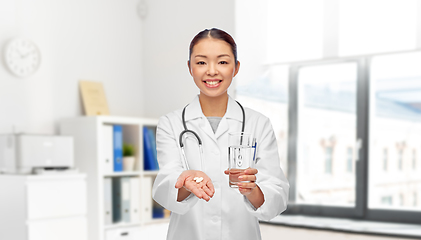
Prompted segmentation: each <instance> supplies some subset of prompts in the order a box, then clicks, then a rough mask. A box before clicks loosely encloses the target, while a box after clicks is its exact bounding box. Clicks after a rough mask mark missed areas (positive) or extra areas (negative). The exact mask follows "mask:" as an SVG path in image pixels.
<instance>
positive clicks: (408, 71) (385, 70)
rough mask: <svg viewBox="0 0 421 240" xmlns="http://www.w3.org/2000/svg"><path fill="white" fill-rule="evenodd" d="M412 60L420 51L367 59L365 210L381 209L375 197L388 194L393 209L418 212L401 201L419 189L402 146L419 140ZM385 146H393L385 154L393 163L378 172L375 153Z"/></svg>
mask: <svg viewBox="0 0 421 240" xmlns="http://www.w3.org/2000/svg"><path fill="white" fill-rule="evenodd" d="M416 62H421V52H411V53H401V54H390V55H382V56H375V57H374V58H373V59H372V62H371V70H370V85H371V87H370V89H371V94H370V95H371V96H370V99H371V101H370V119H371V122H370V124H369V130H370V131H369V132H370V139H371V141H370V147H369V150H370V159H369V161H370V165H369V193H370V194H369V204H368V207H369V209H382V205H381V204H378V202H377V199H378V198H380V197H381V196H384V195H385V194H386V193H388V194H390V193H392V194H394V195H395V196H398V200H399V202H398V204H396V205H393V210H404V209H405V210H412V211H418V212H421V209H420V208H413V207H412V206H411V204H409V205H405V204H404V196H411V195H412V192H413V189H421V171H420V170H417V171H415V172H414V171H413V170H411V169H412V167H411V165H413V164H408V167H407V165H406V160H405V158H406V156H405V155H406V154H407V151H405V149H408V146H416V145H417V144H419V143H420V142H421V131H420V129H421V105H420V103H421V68H420V67H419V65H418V64H416ZM387 146H394V148H393V149H394V151H393V152H392V151H391V152H390V153H389V154H390V158H391V159H394V163H393V164H389V166H388V168H389V169H388V173H387V174H382V173H381V172H379V171H378V170H377V169H378V168H377V167H376V166H375V162H376V161H378V160H377V158H378V157H377V155H376V154H375V153H376V151H377V150H376V149H385V148H386V147H387ZM392 154H393V155H392ZM413 156H414V155H413ZM408 157H409V155H408ZM383 161H384V157H383ZM408 163H410V161H408ZM401 191H404V192H401Z"/></svg>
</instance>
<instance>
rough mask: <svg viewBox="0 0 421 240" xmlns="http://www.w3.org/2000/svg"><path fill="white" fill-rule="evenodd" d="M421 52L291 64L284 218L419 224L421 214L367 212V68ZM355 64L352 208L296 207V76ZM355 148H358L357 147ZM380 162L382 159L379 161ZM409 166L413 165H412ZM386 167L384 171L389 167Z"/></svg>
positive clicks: (398, 211) (297, 90) (373, 210)
mask: <svg viewBox="0 0 421 240" xmlns="http://www.w3.org/2000/svg"><path fill="white" fill-rule="evenodd" d="M410 52H420V51H402V52H395V53H383V54H372V55H368V56H356V57H343V58H337V59H332V60H315V61H307V62H296V63H291V64H290V74H289V94H288V95H289V110H288V111H289V112H288V126H289V127H288V146H287V149H288V153H287V161H288V180H289V183H290V201H291V203H290V204H289V205H288V209H287V210H286V211H285V213H284V214H287V215H288V214H290V215H308V216H322V217H338V218H351V219H361V220H369V221H381V222H398V223H419V219H421V211H411V210H400V209H394V210H390V209H370V208H368V201H369V199H368V197H369V192H368V190H369V188H368V186H369V185H368V184H369V182H368V181H369V137H370V136H369V134H370V132H369V126H370V88H371V81H370V64H371V61H372V58H373V57H376V56H380V55H393V54H396V53H410ZM350 61H351V62H356V63H357V66H358V67H357V71H358V73H357V93H356V99H357V103H356V120H357V123H356V126H357V131H356V134H357V136H356V142H357V143H361V144H360V145H359V148H358V149H356V152H355V154H356V156H355V157H356V158H358V159H357V160H356V163H355V169H353V170H354V172H353V174H356V186H355V187H356V188H355V189H356V193H355V194H356V198H355V207H338V206H323V205H310V204H296V203H294V201H295V196H296V192H297V189H296V177H297V162H296V159H297V151H298V149H297V139H298V99H299V96H298V92H299V89H298V73H299V70H300V69H301V68H302V67H307V66H315V65H325V64H335V63H344V62H350ZM357 145H358V144H357ZM389 151H390V149H388V150H387V154H388V156H387V165H388V166H389V165H390V164H391V163H390V156H389V154H390V152H389ZM382 160H383V158H382ZM411 165H412V164H411ZM382 166H383V164H382ZM388 166H387V167H388Z"/></svg>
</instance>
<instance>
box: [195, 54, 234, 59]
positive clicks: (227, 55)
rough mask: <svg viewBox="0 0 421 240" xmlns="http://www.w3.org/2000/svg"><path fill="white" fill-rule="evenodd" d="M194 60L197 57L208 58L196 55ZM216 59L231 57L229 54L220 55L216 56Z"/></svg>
mask: <svg viewBox="0 0 421 240" xmlns="http://www.w3.org/2000/svg"><path fill="white" fill-rule="evenodd" d="M194 57H195V58H198V57H200V58H208V57H207V56H206V55H200V54H199V55H196V56H194ZM217 57H218V58H220V57H231V56H230V55H229V54H221V55H218V56H217Z"/></svg>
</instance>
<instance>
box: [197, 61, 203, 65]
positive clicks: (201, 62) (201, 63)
mask: <svg viewBox="0 0 421 240" xmlns="http://www.w3.org/2000/svg"><path fill="white" fill-rule="evenodd" d="M197 64H198V65H204V64H205V62H203V61H200V62H197Z"/></svg>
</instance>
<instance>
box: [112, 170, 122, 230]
mask: <svg viewBox="0 0 421 240" xmlns="http://www.w3.org/2000/svg"><path fill="white" fill-rule="evenodd" d="M112 193H113V197H112V204H113V205H112V206H113V207H112V214H113V223H117V222H120V221H121V220H122V217H121V208H122V205H121V204H122V203H121V178H120V177H118V178H112Z"/></svg>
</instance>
